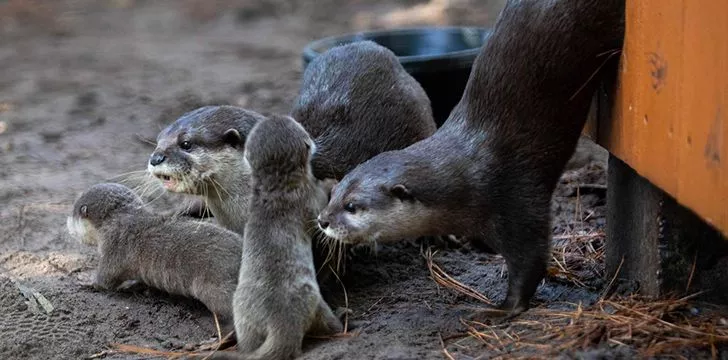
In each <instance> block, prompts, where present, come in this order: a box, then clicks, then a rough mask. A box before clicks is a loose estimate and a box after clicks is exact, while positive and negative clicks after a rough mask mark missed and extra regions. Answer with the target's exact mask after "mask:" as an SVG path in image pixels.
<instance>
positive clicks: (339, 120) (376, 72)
mask: <svg viewBox="0 0 728 360" xmlns="http://www.w3.org/2000/svg"><path fill="white" fill-rule="evenodd" d="M291 116H292V117H293V118H294V119H296V121H298V122H299V123H300V124H301V125H303V127H304V128H305V129H306V131H308V133H309V134H310V135H311V137H312V138H314V141H315V143H316V147H317V149H318V150H317V152H316V154H315V155H314V158H313V160H312V168H313V173H314V175H315V176H316V177H317V178H319V179H325V178H334V179H337V180H339V179H341V178H342V177H343V176H344V175H345V174H346V173H348V172H349V171H351V170H352V169H353V168H354V167H356V166H357V165H359V164H361V163H362V162H364V161H366V160H367V159H369V158H371V157H372V156H374V155H377V154H379V153H381V152H384V151H388V150H397V149H402V148H404V147H406V146H409V145H411V144H413V143H415V142H417V141H420V140H422V139H425V138H427V137H428V136H430V135H432V134H433V133H434V132H435V130H436V125H435V120H434V119H433V117H432V109H431V107H430V99H429V98H428V97H427V94H426V93H425V91H424V90H423V89H422V87H421V86H420V84H419V83H418V82H417V80H415V79H414V78H413V77H412V76H411V75H410V74H408V73H407V71H406V70H405V69H404V68H403V67H402V65H401V64H400V63H399V61H398V60H397V57H396V56H395V55H394V53H393V52H392V51H391V50H389V49H387V48H385V47H383V46H381V45H378V44H376V43H374V42H372V41H368V40H367V41H358V42H354V43H350V44H347V45H340V46H337V47H334V48H331V49H329V50H328V51H326V52H324V53H323V54H321V55H319V56H317V57H315V58H314V59H313V61H312V62H311V63H310V64H309V65H308V67H307V68H306V71H305V72H304V74H303V81H302V84H301V90H300V94H299V96H298V98H297V99H296V101H295V105H294V107H293V110H292V111H291Z"/></svg>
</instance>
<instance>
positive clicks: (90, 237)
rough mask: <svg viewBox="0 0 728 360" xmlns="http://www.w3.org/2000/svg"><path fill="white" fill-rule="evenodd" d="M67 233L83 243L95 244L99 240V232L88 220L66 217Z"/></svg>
mask: <svg viewBox="0 0 728 360" xmlns="http://www.w3.org/2000/svg"><path fill="white" fill-rule="evenodd" d="M66 228H67V230H68V234H69V235H71V237H72V238H74V239H76V241H78V242H80V243H81V244H84V245H91V246H96V245H98V242H99V233H98V231H97V230H96V228H95V227H94V226H93V225H91V223H90V222H89V221H88V220H85V219H79V218H75V217H73V216H69V217H68V218H67V219H66Z"/></svg>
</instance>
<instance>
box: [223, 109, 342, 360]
mask: <svg viewBox="0 0 728 360" xmlns="http://www.w3.org/2000/svg"><path fill="white" fill-rule="evenodd" d="M315 152H316V144H315V143H314V141H313V140H312V139H311V138H310V136H309V135H308V133H307V132H306V130H305V129H304V128H303V127H302V126H301V125H300V124H299V123H297V122H296V121H295V120H293V119H292V118H291V117H289V116H271V117H270V118H268V119H267V120H264V121H262V122H260V123H258V124H257V125H256V126H255V127H254V128H253V130H252V131H251V133H250V135H249V137H248V140H247V142H246V144H245V157H246V159H247V160H248V163H249V164H250V166H251V169H252V188H253V196H252V199H251V208H250V209H251V211H250V216H249V218H248V223H247V225H246V226H245V236H244V240H243V244H244V245H243V254H242V261H241V264H242V265H241V267H240V276H239V278H238V286H237V289H236V291H235V295H233V311H234V314H235V316H234V318H235V333H236V335H237V340H238V345H237V350H238V354H230V353H225V352H220V353H215V355H216V357H213V358H225V357H227V358H230V357H234V358H237V356H241V357H240V358H242V359H270V360H277V359H280V360H283V359H292V358H294V357H297V356H298V355H299V354H300V353H301V346H302V342H303V338H304V335H306V334H315V335H329V334H334V333H337V332H341V331H342V330H343V326H342V324H341V321H340V320H339V318H338V317H337V316H336V315H334V313H333V311H332V310H331V308H330V307H329V305H328V304H327V303H326V302H325V301H324V300H323V298H322V296H321V293H320V290H319V286H318V283H317V282H316V270H315V268H314V265H313V254H312V251H311V242H312V233H313V231H315V230H316V227H315V220H316V216H317V214H318V212H319V211H321V209H323V207H324V206H326V203H327V201H328V194H327V192H326V191H325V190H324V189H322V187H325V186H326V185H323V184H322V183H321V182H320V180H318V179H316V178H315V177H314V176H313V173H312V170H311V158H312V156H313V154H314V153H315ZM233 355H235V356H233Z"/></svg>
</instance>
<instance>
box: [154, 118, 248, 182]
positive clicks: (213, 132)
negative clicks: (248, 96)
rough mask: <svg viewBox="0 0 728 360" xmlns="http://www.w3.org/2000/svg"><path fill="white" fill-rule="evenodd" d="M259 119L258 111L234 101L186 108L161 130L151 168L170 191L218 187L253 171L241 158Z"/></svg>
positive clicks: (238, 179)
mask: <svg viewBox="0 0 728 360" xmlns="http://www.w3.org/2000/svg"><path fill="white" fill-rule="evenodd" d="M260 119H262V116H261V115H260V114H258V113H255V112H253V111H249V110H245V109H241V108H237V107H234V106H205V107H201V108H199V109H196V110H193V111H190V112H188V113H185V114H184V115H182V116H181V117H180V118H179V119H177V120H176V121H175V122H174V123H172V124H171V125H169V126H168V127H167V128H165V129H164V130H162V131H161V132H160V133H159V136H157V148H156V149H155V150H154V152H153V153H152V155H151V156H150V157H149V164H148V166H147V170H148V171H149V173H150V174H152V175H153V176H155V177H157V178H158V179H159V180H161V181H162V184H163V186H164V188H165V189H166V190H167V191H171V192H177V193H186V194H191V195H202V196H210V195H212V194H213V192H215V193H218V191H221V190H224V186H226V184H228V183H230V182H235V181H240V178H241V177H245V176H248V175H249V173H250V169H249V167H248V164H247V163H246V162H245V161H244V159H243V149H244V146H245V138H246V135H247V134H248V133H249V132H250V130H251V129H252V128H253V126H254V125H255V124H256V123H257V122H258V121H259V120H260ZM220 187H223V188H222V189H221V188H220ZM218 194H219V193H218Z"/></svg>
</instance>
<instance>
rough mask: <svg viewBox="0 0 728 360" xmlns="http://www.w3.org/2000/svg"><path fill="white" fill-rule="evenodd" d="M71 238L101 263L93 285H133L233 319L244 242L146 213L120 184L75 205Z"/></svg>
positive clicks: (205, 226) (215, 229) (92, 191)
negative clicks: (189, 299) (89, 247)
mask: <svg viewBox="0 0 728 360" xmlns="http://www.w3.org/2000/svg"><path fill="white" fill-rule="evenodd" d="M67 227H68V230H69V233H70V234H71V235H73V236H74V237H76V238H77V239H79V240H80V241H81V242H82V243H84V244H87V245H97V246H98V249H99V253H100V254H101V258H100V259H99V265H98V270H97V272H96V279H95V281H94V286H95V287H97V288H102V289H116V288H117V287H118V286H119V285H121V284H122V283H123V282H124V281H127V280H137V281H141V282H143V283H145V284H147V285H150V286H152V287H155V288H158V289H161V290H164V291H166V292H168V293H170V294H177V295H183V296H190V297H192V298H195V299H197V300H199V301H201V302H202V303H203V304H205V306H207V308H208V309H210V311H212V312H214V313H216V314H217V315H219V316H220V317H221V319H222V320H223V321H224V322H230V321H231V320H232V316H233V311H232V296H233V292H234V291H235V285H236V283H237V277H238V269H239V268H240V254H241V248H242V238H241V237H240V236H238V235H237V234H236V233H234V232H232V231H228V230H225V229H223V228H221V227H219V226H216V225H213V224H209V223H204V222H199V221H191V220H181V219H177V218H174V217H165V216H158V215H154V214H152V213H150V212H149V211H147V210H145V209H144V204H143V203H142V201H141V199H140V198H139V197H138V196H137V195H136V194H135V193H134V192H133V191H132V190H131V189H129V188H128V187H126V186H124V185H120V184H113V183H105V184H97V185H94V186H92V187H91V188H89V189H88V190H87V191H86V192H84V193H83V195H81V197H80V198H79V199H78V200H76V202H75V204H74V205H73V214H72V216H70V217H69V218H68V220H67Z"/></svg>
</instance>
